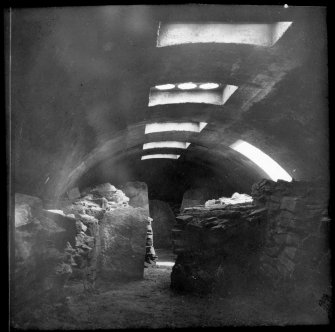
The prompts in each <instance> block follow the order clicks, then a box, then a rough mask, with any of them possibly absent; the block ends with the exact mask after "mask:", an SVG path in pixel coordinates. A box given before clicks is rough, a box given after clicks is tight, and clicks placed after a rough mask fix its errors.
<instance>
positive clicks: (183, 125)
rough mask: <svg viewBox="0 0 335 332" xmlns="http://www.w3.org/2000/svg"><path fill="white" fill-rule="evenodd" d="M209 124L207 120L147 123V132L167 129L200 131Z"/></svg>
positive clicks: (158, 131)
mask: <svg viewBox="0 0 335 332" xmlns="http://www.w3.org/2000/svg"><path fill="white" fill-rule="evenodd" d="M206 125H207V123H206V122H156V123H148V124H146V125H145V134H150V133H160V132H165V131H192V132H196V133H200V132H201V130H202V129H203V128H205V127H206Z"/></svg>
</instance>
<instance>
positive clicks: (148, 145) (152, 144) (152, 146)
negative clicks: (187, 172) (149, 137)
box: [143, 141, 191, 150]
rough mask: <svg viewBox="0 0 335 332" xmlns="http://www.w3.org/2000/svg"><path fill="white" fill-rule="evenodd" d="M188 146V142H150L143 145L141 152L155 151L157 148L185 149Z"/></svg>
mask: <svg viewBox="0 0 335 332" xmlns="http://www.w3.org/2000/svg"><path fill="white" fill-rule="evenodd" d="M190 144H191V143H188V142H177V141H161V142H150V143H144V144H143V150H147V149H157V148H177V149H187V148H188V147H189V145H190Z"/></svg>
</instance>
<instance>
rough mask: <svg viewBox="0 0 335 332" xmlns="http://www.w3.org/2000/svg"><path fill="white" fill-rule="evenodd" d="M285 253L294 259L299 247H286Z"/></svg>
mask: <svg viewBox="0 0 335 332" xmlns="http://www.w3.org/2000/svg"><path fill="white" fill-rule="evenodd" d="M282 253H283V254H285V255H286V256H287V257H289V258H290V259H294V258H295V256H296V253H297V248H295V247H286V248H284V250H283V251H282Z"/></svg>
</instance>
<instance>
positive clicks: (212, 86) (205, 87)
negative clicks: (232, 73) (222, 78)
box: [199, 83, 219, 90]
mask: <svg viewBox="0 0 335 332" xmlns="http://www.w3.org/2000/svg"><path fill="white" fill-rule="evenodd" d="M218 87H219V84H217V83H204V84H200V85H199V88H200V89H203V90H211V89H216V88H218Z"/></svg>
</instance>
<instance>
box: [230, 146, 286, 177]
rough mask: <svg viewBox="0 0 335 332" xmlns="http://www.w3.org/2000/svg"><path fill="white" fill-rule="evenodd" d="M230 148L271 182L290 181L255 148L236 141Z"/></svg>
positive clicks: (279, 167)
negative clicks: (259, 170) (267, 176)
mask: <svg viewBox="0 0 335 332" xmlns="http://www.w3.org/2000/svg"><path fill="white" fill-rule="evenodd" d="M230 147H231V148H232V149H233V150H235V151H237V152H239V153H241V154H243V155H244V156H246V157H247V158H249V159H250V160H251V161H252V162H254V163H255V164H256V165H258V166H259V167H260V168H261V169H262V170H263V171H264V172H265V173H267V174H268V175H269V177H270V178H271V179H272V180H273V181H278V180H279V179H280V180H285V181H288V182H291V181H292V177H291V176H290V175H289V174H288V173H287V172H286V171H285V170H284V169H283V168H282V167H281V166H280V165H279V164H278V163H277V162H275V161H274V160H273V159H272V158H270V157H269V156H268V155H267V154H265V153H264V152H262V151H261V150H260V149H258V148H256V147H255V146H253V145H251V144H249V143H247V142H245V141H242V140H238V141H237V142H235V143H234V144H232V145H231V146H230Z"/></svg>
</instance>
